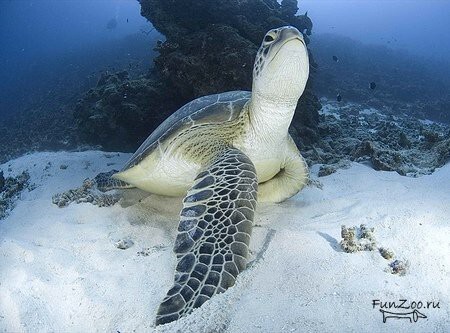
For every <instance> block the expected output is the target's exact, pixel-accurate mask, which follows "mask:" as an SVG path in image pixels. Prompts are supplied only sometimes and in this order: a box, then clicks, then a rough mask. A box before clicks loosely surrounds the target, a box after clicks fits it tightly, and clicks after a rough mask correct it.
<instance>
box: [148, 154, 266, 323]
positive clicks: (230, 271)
mask: <svg viewBox="0 0 450 333" xmlns="http://www.w3.org/2000/svg"><path fill="white" fill-rule="evenodd" d="M257 190H258V181H257V176H256V171H255V167H254V165H253V163H252V162H251V160H250V159H249V158H248V157H247V156H246V155H245V154H243V153H242V152H241V151H240V150H238V149H235V148H229V149H228V150H224V151H222V152H220V153H219V154H218V155H217V156H216V158H215V159H214V160H213V162H212V163H211V165H209V166H208V167H207V169H206V170H205V171H203V172H201V173H200V174H199V175H198V176H197V178H196V180H195V182H194V185H193V186H192V187H191V189H189V191H188V193H187V195H186V198H185V199H184V201H183V210H182V211H181V214H180V215H181V218H180V224H179V226H178V231H179V234H178V236H177V238H176V241H175V246H174V252H175V253H176V255H177V259H178V264H177V267H176V272H175V281H174V286H173V287H172V288H171V289H170V290H169V292H168V293H167V296H166V297H165V298H164V300H163V302H162V303H161V305H160V306H159V309H158V313H157V316H156V325H160V324H165V323H169V322H171V321H174V320H177V319H178V318H180V317H181V316H184V315H186V314H188V313H190V312H191V311H192V310H193V309H194V308H197V307H199V306H201V305H202V304H203V303H204V302H206V301H207V300H209V299H210V298H211V297H212V296H213V295H215V294H217V293H221V292H223V291H225V290H226V289H227V288H229V287H231V286H233V285H234V283H235V280H236V277H237V275H238V273H239V272H241V271H242V270H244V269H245V267H246V264H247V255H248V245H249V242H250V235H251V231H252V226H253V215H254V211H255V208H256V199H257Z"/></svg>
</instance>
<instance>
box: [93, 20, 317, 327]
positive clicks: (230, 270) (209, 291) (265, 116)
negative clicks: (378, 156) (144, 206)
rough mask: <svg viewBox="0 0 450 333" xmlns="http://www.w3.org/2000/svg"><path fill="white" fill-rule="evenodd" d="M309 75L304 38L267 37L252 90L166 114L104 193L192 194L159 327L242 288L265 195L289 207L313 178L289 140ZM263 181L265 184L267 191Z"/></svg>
mask: <svg viewBox="0 0 450 333" xmlns="http://www.w3.org/2000/svg"><path fill="white" fill-rule="evenodd" d="M308 75H309V63H308V51H307V48H306V45H305V42H304V39H303V36H302V34H301V33H300V32H299V31H298V30H297V29H296V28H294V27H291V26H285V27H281V28H278V29H273V30H270V31H269V32H267V34H266V35H265V37H264V40H263V42H262V45H261V47H260V49H259V51H258V53H257V56H256V61H255V64H254V68H253V86H252V92H248V91H231V92H225V93H220V94H215V95H209V96H205V97H200V98H198V99H196V100H194V101H192V102H190V103H188V104H186V105H184V106H183V107H181V108H180V109H179V110H178V111H176V112H175V113H174V114H173V115H171V116H170V117H169V118H167V120H166V121H164V122H163V123H162V124H161V125H160V126H159V127H158V128H157V129H156V130H155V131H154V132H153V133H152V134H151V135H150V136H149V137H148V138H147V139H146V140H145V142H144V143H143V144H142V145H141V146H140V147H139V149H138V150H137V151H136V152H135V153H134V155H133V156H132V157H131V159H130V160H129V161H128V163H127V164H126V165H125V166H124V167H123V169H122V170H121V171H120V172H118V173H115V174H114V175H112V178H110V177H104V176H100V177H97V183H98V187H99V188H100V189H102V190H108V189H111V188H126V187H137V188H140V189H142V190H145V191H148V192H151V193H156V194H161V195H168V196H183V195H184V196H185V197H184V200H183V209H182V211H181V213H180V215H181V217H180V223H179V226H178V235H177V238H176V240H175V245H174V252H175V253H176V256H177V260H178V264H177V266H176V272H175V282H174V285H173V287H172V288H171V289H170V290H169V291H168V293H167V296H166V297H165V298H164V300H163V301H162V303H161V305H160V306H159V309H158V312H157V316H156V324H157V325H159V324H164V323H168V322H171V321H174V320H177V319H178V318H180V317H182V316H183V315H186V314H188V313H190V312H191V311H192V310H193V309H194V308H197V307H199V306H201V305H202V304H203V303H204V302H205V301H207V300H209V299H210V298H211V297H212V296H213V295H215V294H217V293H221V292H224V291H225V290H226V289H227V288H229V287H231V286H232V285H234V283H235V280H236V277H237V275H238V273H239V272H241V271H242V270H244V269H245V267H246V264H247V256H248V245H249V242H250V235H251V231H252V225H253V215H254V211H255V207H256V201H257V196H258V200H259V201H269V202H280V201H283V200H285V199H287V198H289V197H291V196H293V195H294V194H296V193H297V192H298V191H300V190H301V189H302V188H303V187H304V186H305V183H306V182H307V178H308V168H307V165H306V163H305V160H304V159H303V157H302V156H301V155H300V152H299V151H298V149H297V147H296V145H295V143H294V141H293V140H292V138H291V137H290V135H289V134H288V127H289V125H290V123H291V120H292V117H293V115H294V111H295V108H296V105H297V101H298V99H299V98H300V96H301V95H302V93H303V91H304V89H305V85H306V81H307V79H308ZM258 184H259V185H258Z"/></svg>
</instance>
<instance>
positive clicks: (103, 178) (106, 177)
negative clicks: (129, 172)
mask: <svg viewBox="0 0 450 333" xmlns="http://www.w3.org/2000/svg"><path fill="white" fill-rule="evenodd" d="M117 172H119V171H117V170H111V171H109V172H101V173H99V174H98V175H97V176H95V178H94V181H95V184H96V185H97V189H98V190H99V191H102V192H106V191H110V190H115V189H126V188H134V186H133V185H130V184H128V183H125V182H124V181H121V180H119V179H114V178H112V176H113V175H114V174H116V173H117Z"/></svg>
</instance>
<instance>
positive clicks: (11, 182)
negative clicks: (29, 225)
mask: <svg viewBox="0 0 450 333" xmlns="http://www.w3.org/2000/svg"><path fill="white" fill-rule="evenodd" d="M29 181H30V175H29V173H28V172H27V171H24V172H22V173H21V174H20V175H18V176H16V177H6V178H5V176H4V174H3V171H0V220H1V219H3V218H5V217H6V216H7V215H8V213H9V212H10V211H11V210H12V209H13V208H14V203H15V201H16V200H17V199H18V198H19V196H20V193H22V191H23V190H25V189H26V188H31V187H30V182H29Z"/></svg>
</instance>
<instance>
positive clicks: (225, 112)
mask: <svg viewBox="0 0 450 333" xmlns="http://www.w3.org/2000/svg"><path fill="white" fill-rule="evenodd" d="M250 97H251V92H250V91H229V92H224V93H221V94H214V95H208V96H203V97H199V98H197V99H195V100H193V101H192V102H189V103H187V104H185V105H184V106H182V107H181V108H179V109H178V110H177V111H176V112H174V113H173V114H172V115H171V116H170V117H168V118H167V119H166V120H165V121H164V122H163V123H162V124H161V125H159V126H158V127H157V128H156V129H155V130H154V131H153V133H152V134H150V136H149V137H148V138H147V139H146V140H145V141H144V143H142V144H141V146H140V147H139V148H138V149H137V150H136V152H135V153H134V154H133V156H132V157H131V158H130V160H129V161H128V162H127V163H126V164H125V166H124V167H123V168H122V170H121V171H125V170H127V169H129V168H132V167H134V166H135V165H137V164H139V163H140V162H141V161H142V160H143V159H144V158H146V157H147V156H148V155H150V154H151V153H152V152H153V151H154V150H155V149H156V148H157V147H158V145H159V144H161V142H163V141H164V140H165V139H166V138H167V137H169V136H171V135H174V134H175V135H176V132H178V131H180V130H182V129H184V128H187V127H191V126H194V125H198V124H206V123H208V124H214V123H222V122H225V121H231V120H233V119H236V118H237V117H238V116H239V114H240V113H241V111H242V109H243V107H244V105H245V103H247V101H248V100H249V99H250Z"/></svg>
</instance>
